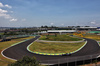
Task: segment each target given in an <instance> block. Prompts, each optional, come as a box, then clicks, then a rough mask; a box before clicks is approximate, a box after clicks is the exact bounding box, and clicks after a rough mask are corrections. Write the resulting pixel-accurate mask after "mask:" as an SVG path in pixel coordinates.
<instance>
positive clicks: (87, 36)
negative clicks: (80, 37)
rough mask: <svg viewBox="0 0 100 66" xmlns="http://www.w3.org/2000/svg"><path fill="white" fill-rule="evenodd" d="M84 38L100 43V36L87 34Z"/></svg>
mask: <svg viewBox="0 0 100 66" xmlns="http://www.w3.org/2000/svg"><path fill="white" fill-rule="evenodd" d="M84 38H90V39H94V40H97V41H100V35H96V34H85V35H84Z"/></svg>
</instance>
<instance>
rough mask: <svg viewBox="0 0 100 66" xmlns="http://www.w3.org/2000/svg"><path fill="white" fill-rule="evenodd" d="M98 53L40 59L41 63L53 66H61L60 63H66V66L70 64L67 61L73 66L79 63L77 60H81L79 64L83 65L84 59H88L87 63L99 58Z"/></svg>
mask: <svg viewBox="0 0 100 66" xmlns="http://www.w3.org/2000/svg"><path fill="white" fill-rule="evenodd" d="M99 55H100V54H94V55H86V56H77V57H76V56H73V57H70V58H69V57H66V58H63V57H62V58H61V59H53V60H45V61H40V63H41V64H44V65H48V66H51V65H54V66H63V65H62V64H64V65H66V66H70V65H69V63H74V66H77V65H78V64H79V63H78V62H80V61H81V62H82V63H81V64H82V65H84V64H85V62H86V60H89V63H92V62H94V60H95V61H97V59H98V58H99Z"/></svg>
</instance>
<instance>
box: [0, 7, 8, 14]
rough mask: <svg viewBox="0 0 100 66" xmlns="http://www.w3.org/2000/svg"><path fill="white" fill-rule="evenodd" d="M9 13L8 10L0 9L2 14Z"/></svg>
mask: <svg viewBox="0 0 100 66" xmlns="http://www.w3.org/2000/svg"><path fill="white" fill-rule="evenodd" d="M7 12H8V11H7V10H3V9H1V8H0V13H7Z"/></svg>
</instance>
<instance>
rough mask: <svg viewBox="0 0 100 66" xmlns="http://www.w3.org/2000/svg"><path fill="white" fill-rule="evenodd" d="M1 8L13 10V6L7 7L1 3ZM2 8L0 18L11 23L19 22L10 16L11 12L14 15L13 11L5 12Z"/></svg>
mask: <svg viewBox="0 0 100 66" xmlns="http://www.w3.org/2000/svg"><path fill="white" fill-rule="evenodd" d="M0 7H2V8H5V7H7V8H12V6H9V5H8V4H6V5H3V4H2V3H1V2H0ZM2 8H0V17H3V18H5V19H8V20H9V21H11V22H12V21H17V20H18V19H15V18H13V17H12V16H11V15H10V14H8V13H9V12H10V13H13V11H8V10H7V9H6V10H3V9H2Z"/></svg>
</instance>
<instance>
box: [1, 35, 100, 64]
mask: <svg viewBox="0 0 100 66" xmlns="http://www.w3.org/2000/svg"><path fill="white" fill-rule="evenodd" d="M38 38H39V36H36V37H35V38H33V39H30V40H27V41H25V42H22V43H20V44H17V45H15V46H12V47H10V48H8V49H6V50H4V51H3V52H2V54H3V55H4V56H6V57H9V58H12V59H16V60H18V59H21V58H22V57H23V56H30V57H32V56H35V57H36V58H37V60H38V61H40V62H41V63H42V64H48V62H49V64H57V63H58V61H59V63H61V64H62V63H67V62H74V61H81V60H83V59H84V60H88V59H91V58H96V57H97V56H98V55H100V47H99V45H98V43H97V42H96V41H95V40H92V39H86V41H87V44H86V45H85V46H84V47H83V48H82V49H81V50H80V51H78V52H76V53H73V54H72V55H70V56H44V55H38V54H34V53H31V52H29V51H28V50H27V49H26V48H27V46H28V45H29V44H30V43H32V42H33V41H35V40H36V39H38ZM90 55H93V56H92V57H91V56H90Z"/></svg>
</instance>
